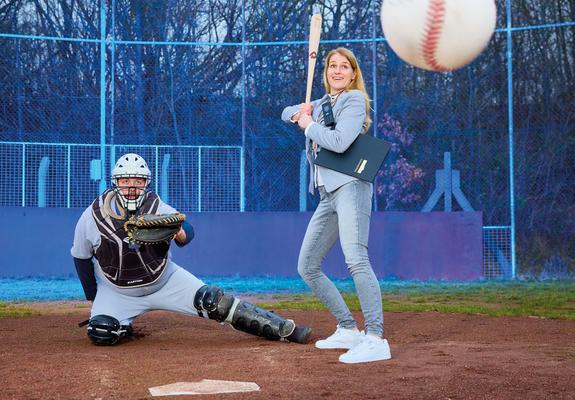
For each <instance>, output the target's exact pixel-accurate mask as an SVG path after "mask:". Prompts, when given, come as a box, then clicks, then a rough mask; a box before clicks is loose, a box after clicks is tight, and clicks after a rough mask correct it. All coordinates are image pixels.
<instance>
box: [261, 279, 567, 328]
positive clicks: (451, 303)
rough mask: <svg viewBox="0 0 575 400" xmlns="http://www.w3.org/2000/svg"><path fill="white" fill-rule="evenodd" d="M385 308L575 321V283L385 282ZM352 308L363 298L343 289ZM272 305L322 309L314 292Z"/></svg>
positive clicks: (389, 309)
mask: <svg viewBox="0 0 575 400" xmlns="http://www.w3.org/2000/svg"><path fill="white" fill-rule="evenodd" d="M382 295H383V307H384V310H385V311H392V312H406V311H411V312H428V311H434V312H440V313H456V314H480V315H489V316H494V317H500V316H532V317H541V318H557V319H570V320H575V281H557V282H478V283H414V282H408V283H401V282H390V283H387V282H386V283H383V284H382ZM344 299H345V301H346V303H347V304H348V305H349V307H350V309H352V310H353V311H359V310H360V306H359V301H358V299H357V296H356V295H355V294H353V293H344ZM261 306H262V307H267V308H272V309H281V308H283V309H288V308H289V309H299V310H323V309H325V307H324V306H323V305H322V304H321V303H320V302H319V301H318V300H317V299H316V298H315V297H314V296H311V295H298V296H293V297H291V298H283V297H282V298H279V299H278V301H277V302H273V303H265V304H264V303H262V304H261Z"/></svg>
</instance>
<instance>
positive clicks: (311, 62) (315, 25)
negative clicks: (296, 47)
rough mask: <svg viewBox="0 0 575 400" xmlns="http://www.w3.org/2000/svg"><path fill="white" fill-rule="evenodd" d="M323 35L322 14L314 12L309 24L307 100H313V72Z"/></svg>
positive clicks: (307, 101)
mask: <svg viewBox="0 0 575 400" xmlns="http://www.w3.org/2000/svg"><path fill="white" fill-rule="evenodd" d="M320 35H321V14H314V15H312V17H311V22H310V24H309V52H308V59H307V88H306V91H305V102H306V103H309V102H310V101H311V87H312V85H313V74H314V72H315V62H316V60H317V52H318V49H319V37H320Z"/></svg>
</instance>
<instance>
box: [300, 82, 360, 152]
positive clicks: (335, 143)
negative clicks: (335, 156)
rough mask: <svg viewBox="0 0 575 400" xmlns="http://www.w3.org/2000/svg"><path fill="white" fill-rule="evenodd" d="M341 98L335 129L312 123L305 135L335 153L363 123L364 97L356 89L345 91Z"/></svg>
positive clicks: (355, 133)
mask: <svg viewBox="0 0 575 400" xmlns="http://www.w3.org/2000/svg"><path fill="white" fill-rule="evenodd" d="M346 94H347V96H345V97H344V98H342V99H341V101H342V102H343V103H342V105H341V111H340V112H339V114H338V115H337V116H336V125H335V129H334V130H331V129H330V128H327V127H325V126H323V125H320V124H313V125H312V126H310V127H309V129H308V131H307V137H308V138H310V139H311V140H313V141H314V142H316V143H317V144H319V145H320V146H321V147H323V148H326V149H328V150H331V151H334V152H336V153H343V152H344V151H346V150H347V148H348V147H349V146H350V145H351V144H352V143H353V141H354V140H355V139H356V138H357V137H358V136H359V135H360V134H361V132H362V131H363V124H364V123H365V118H366V112H365V98H364V97H363V94H362V93H361V92H360V91H358V90H353V91H350V92H347V93H346Z"/></svg>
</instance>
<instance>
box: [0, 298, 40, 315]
mask: <svg viewBox="0 0 575 400" xmlns="http://www.w3.org/2000/svg"><path fill="white" fill-rule="evenodd" d="M36 314H37V313H35V312H34V310H32V308H31V307H28V306H22V305H17V304H14V303H9V302H4V301H0V318H8V317H13V318H17V317H29V316H31V315H36Z"/></svg>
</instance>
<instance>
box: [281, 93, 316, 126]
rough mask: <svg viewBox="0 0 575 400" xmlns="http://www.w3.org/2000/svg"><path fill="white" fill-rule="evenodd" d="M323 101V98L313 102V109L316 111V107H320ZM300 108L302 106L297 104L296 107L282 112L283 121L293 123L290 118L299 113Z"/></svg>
mask: <svg viewBox="0 0 575 400" xmlns="http://www.w3.org/2000/svg"><path fill="white" fill-rule="evenodd" d="M322 100H323V97H322V98H321V99H317V100H314V101H312V102H311V105H312V107H313V108H314V109H315V108H316V107H318V106H319V105H320V104H321V101H322ZM300 106H301V104H296V105H294V106H288V107H286V108H284V110H283V112H282V121H284V122H289V123H291V120H290V117H291V116H292V115H294V114H295V113H296V112H298V111H299V107H300Z"/></svg>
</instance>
